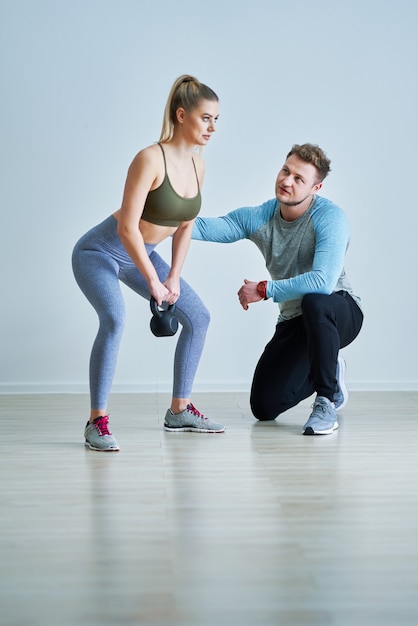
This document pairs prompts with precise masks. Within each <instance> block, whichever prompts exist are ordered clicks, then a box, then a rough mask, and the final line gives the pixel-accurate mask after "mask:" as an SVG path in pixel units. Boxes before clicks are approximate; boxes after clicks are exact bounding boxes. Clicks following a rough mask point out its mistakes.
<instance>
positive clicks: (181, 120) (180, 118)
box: [176, 107, 186, 124]
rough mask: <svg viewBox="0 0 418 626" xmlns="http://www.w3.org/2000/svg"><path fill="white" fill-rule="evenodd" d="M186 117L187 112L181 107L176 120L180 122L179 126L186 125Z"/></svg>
mask: <svg viewBox="0 0 418 626" xmlns="http://www.w3.org/2000/svg"><path fill="white" fill-rule="evenodd" d="M185 115H186V111H185V110H184V109H183V107H179V108H178V109H177V111H176V120H177V121H178V123H179V124H184V117H185Z"/></svg>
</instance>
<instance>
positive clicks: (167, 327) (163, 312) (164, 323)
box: [149, 297, 179, 337]
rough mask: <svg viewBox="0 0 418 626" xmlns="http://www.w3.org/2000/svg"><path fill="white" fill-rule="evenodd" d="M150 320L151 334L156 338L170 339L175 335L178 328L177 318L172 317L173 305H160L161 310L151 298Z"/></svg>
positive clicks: (165, 303)
mask: <svg viewBox="0 0 418 626" xmlns="http://www.w3.org/2000/svg"><path fill="white" fill-rule="evenodd" d="M150 306H151V312H152V318H151V321H150V324H149V325H150V328H151V332H152V333H153V334H154V335H155V336H156V337H171V335H175V334H176V332H177V329H178V327H179V323H178V320H177V317H175V315H173V312H174V309H175V308H176V305H175V304H169V305H168V304H167V302H163V303H162V307H163V308H162V309H160V307H159V306H158V304H157V301H156V300H155V299H154V298H152V297H151V300H150Z"/></svg>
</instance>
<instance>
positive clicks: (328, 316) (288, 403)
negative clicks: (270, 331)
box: [250, 291, 363, 420]
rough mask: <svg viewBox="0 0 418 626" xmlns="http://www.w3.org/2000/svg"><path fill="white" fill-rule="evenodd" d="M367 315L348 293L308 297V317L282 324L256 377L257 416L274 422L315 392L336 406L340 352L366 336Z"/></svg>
mask: <svg viewBox="0 0 418 626" xmlns="http://www.w3.org/2000/svg"><path fill="white" fill-rule="evenodd" d="M362 323H363V313H362V312H361V310H360V308H359V306H358V305H357V304H356V302H355V301H354V300H353V298H352V297H351V296H350V295H349V294H348V293H347V292H345V291H338V292H336V293H333V294H331V295H329V296H327V295H322V294H313V293H312V294H307V295H306V296H304V298H303V300H302V315H300V316H299V317H296V318H293V319H291V320H288V321H285V322H280V323H279V324H277V326H276V331H275V333H274V336H273V338H272V339H271V340H270V341H269V343H268V344H267V345H266V347H265V349H264V352H263V354H262V355H261V357H260V360H259V361H258V364H257V367H256V369H255V372H254V378H253V383H252V387H251V399H250V403H251V410H252V412H253V415H254V417H256V418H257V419H259V420H273V419H275V418H276V417H277V416H278V415H280V414H281V413H283V412H284V411H287V410H288V409H290V408H292V407H293V406H296V405H297V404H298V403H299V402H301V400H304V399H305V398H308V397H309V396H310V395H312V394H313V393H314V392H316V393H317V395H319V396H325V397H326V398H328V399H329V400H331V401H332V400H333V398H334V393H335V391H336V388H337V380H336V369H337V359H338V351H339V350H340V348H344V347H345V346H347V345H348V344H350V343H351V342H352V341H353V340H354V339H355V338H356V337H357V335H358V333H359V332H360V329H361V326H362Z"/></svg>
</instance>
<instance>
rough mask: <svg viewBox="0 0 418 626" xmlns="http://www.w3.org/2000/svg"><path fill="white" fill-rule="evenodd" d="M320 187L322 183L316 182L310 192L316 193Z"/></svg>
mask: <svg viewBox="0 0 418 626" xmlns="http://www.w3.org/2000/svg"><path fill="white" fill-rule="evenodd" d="M320 189H322V183H316V185H314V186H313V189H312V193H316V192H317V191H319V190H320Z"/></svg>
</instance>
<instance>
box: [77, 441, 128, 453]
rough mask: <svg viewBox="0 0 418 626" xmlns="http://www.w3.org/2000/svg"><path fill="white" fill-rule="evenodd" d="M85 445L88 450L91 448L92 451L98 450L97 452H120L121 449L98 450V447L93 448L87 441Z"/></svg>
mask: <svg viewBox="0 0 418 626" xmlns="http://www.w3.org/2000/svg"><path fill="white" fill-rule="evenodd" d="M84 445H85V446H86V447H87V448H90V450H96V452H119V450H120V448H96V446H93V445H92V444H91V443H89V442H88V441H85V442H84Z"/></svg>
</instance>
